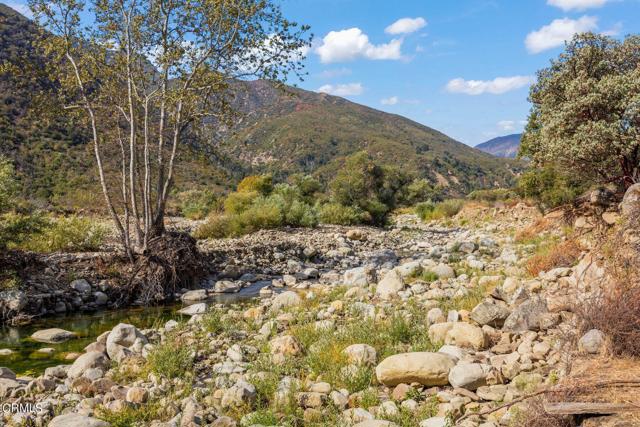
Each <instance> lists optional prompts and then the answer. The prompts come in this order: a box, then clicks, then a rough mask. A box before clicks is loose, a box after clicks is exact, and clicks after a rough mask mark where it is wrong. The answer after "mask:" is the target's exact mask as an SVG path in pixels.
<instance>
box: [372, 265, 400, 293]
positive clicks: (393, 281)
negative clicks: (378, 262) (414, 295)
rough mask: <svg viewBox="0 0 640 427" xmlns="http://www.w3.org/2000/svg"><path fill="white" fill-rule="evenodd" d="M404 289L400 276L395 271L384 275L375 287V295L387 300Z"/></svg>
mask: <svg viewBox="0 0 640 427" xmlns="http://www.w3.org/2000/svg"><path fill="white" fill-rule="evenodd" d="M403 289H404V282H403V281H402V276H401V275H400V273H398V272H397V271H396V270H391V271H389V272H388V273H387V274H385V276H384V278H383V279H382V280H381V281H380V283H378V286H377V287H376V295H378V296H379V297H380V298H382V299H385V300H388V299H392V298H395V297H396V296H398V292H400V291H401V290H403Z"/></svg>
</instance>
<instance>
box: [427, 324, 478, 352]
mask: <svg viewBox="0 0 640 427" xmlns="http://www.w3.org/2000/svg"><path fill="white" fill-rule="evenodd" d="M429 338H430V339H431V341H432V342H436V343H438V342H440V343H442V342H444V343H445V344H449V345H455V346H458V347H463V348H465V347H466V348H473V349H474V350H482V349H483V348H484V347H485V346H486V344H487V343H486V338H485V336H484V332H483V331H482V329H481V328H479V327H478V326H475V325H471V324H469V323H466V322H445V323H436V324H434V325H431V326H430V327H429Z"/></svg>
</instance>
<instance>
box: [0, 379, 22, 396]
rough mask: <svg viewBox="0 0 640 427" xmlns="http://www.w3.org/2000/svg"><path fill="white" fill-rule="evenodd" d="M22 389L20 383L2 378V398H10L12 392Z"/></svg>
mask: <svg viewBox="0 0 640 427" xmlns="http://www.w3.org/2000/svg"><path fill="white" fill-rule="evenodd" d="M19 387H20V383H19V382H18V381H16V380H15V379H11V378H0V397H8V396H9V395H10V394H11V392H12V391H13V390H15V389H17V388H19Z"/></svg>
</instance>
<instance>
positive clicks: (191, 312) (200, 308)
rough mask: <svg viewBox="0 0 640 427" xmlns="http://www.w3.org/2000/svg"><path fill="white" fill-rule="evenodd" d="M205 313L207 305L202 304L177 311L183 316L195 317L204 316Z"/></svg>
mask: <svg viewBox="0 0 640 427" xmlns="http://www.w3.org/2000/svg"><path fill="white" fill-rule="evenodd" d="M206 312H207V303H204V302H200V303H198V304H193V305H190V306H188V307H185V308H183V309H181V310H179V311H178V313H180V314H184V315H187V316H195V315H198V314H204V313H206Z"/></svg>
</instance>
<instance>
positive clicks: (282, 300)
mask: <svg viewBox="0 0 640 427" xmlns="http://www.w3.org/2000/svg"><path fill="white" fill-rule="evenodd" d="M300 304H302V298H301V297H300V295H298V294H297V293H295V292H294V291H286V292H283V293H281V294H279V295H278V296H276V297H275V298H274V299H273V303H272V304H271V310H273V311H279V310H282V309H283V308H286V307H296V306H298V305H300Z"/></svg>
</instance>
